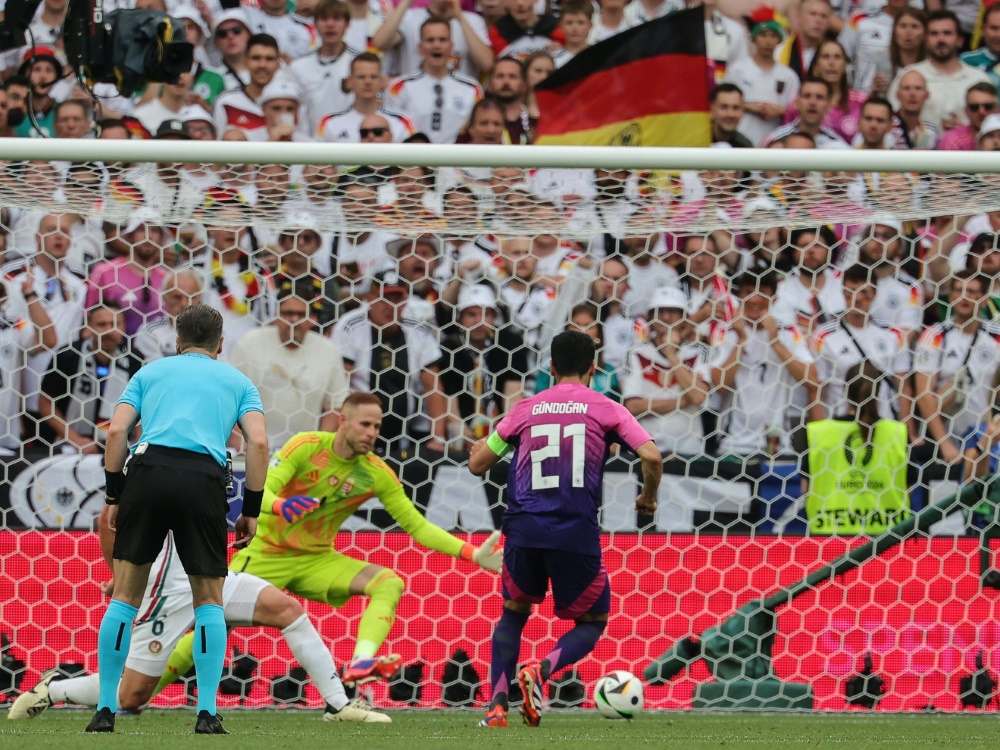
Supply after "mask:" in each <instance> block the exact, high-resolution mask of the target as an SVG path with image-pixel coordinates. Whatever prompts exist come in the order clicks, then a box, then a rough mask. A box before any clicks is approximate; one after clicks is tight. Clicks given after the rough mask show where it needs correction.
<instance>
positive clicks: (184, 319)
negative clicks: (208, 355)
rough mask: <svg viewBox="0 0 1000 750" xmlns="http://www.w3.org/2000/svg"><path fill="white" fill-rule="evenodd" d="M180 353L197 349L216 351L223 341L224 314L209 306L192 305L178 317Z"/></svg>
mask: <svg viewBox="0 0 1000 750" xmlns="http://www.w3.org/2000/svg"><path fill="white" fill-rule="evenodd" d="M177 338H178V339H180V344H179V346H178V350H179V351H183V350H184V349H190V348H197V349H208V350H209V351H214V350H215V349H218V347H219V341H220V340H221V339H222V313H220V312H219V311H218V310H216V309H215V308H214V307H210V306H209V305H191V306H190V307H186V308H184V309H183V310H181V314H180V315H178V316H177Z"/></svg>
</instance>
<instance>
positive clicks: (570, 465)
mask: <svg viewBox="0 0 1000 750" xmlns="http://www.w3.org/2000/svg"><path fill="white" fill-rule="evenodd" d="M594 363H595V350H594V341H593V339H592V338H590V337H589V336H587V335H586V334H584V333H579V332H577V331H565V332H563V333H560V334H559V335H557V336H556V337H555V338H554V339H553V340H552V375H553V377H554V379H555V382H556V385H555V386H554V387H553V388H550V389H548V390H546V391H543V392H542V393H539V394H537V395H535V396H532V397H531V398H529V399H525V400H524V401H521V402H520V403H518V404H517V406H515V407H514V408H513V409H512V410H511V411H510V413H509V414H507V416H505V417H504V418H503V419H501V420H500V422H499V423H498V424H497V426H496V431H495V432H494V433H493V434H492V435H490V437H489V438H488V439H484V440H480V441H478V442H477V443H476V444H475V445H474V446H473V448H472V452H471V454H470V456H469V469H470V470H471V471H472V473H473V474H476V475H478V476H483V475H484V474H486V472H487V471H489V470H490V468H491V467H493V466H494V465H495V464H496V463H497V462H498V461H499V460H500V459H501V458H502V457H503V456H504V455H506V454H507V453H508V452H509V451H510V450H511V449H513V450H514V455H513V457H512V459H511V467H510V476H509V479H508V483H507V510H506V511H505V512H504V516H503V531H504V533H505V534H506V537H507V539H506V544H505V546H504V555H503V571H502V580H503V597H504V605H503V614H502V615H501V616H500V622H499V623H497V626H496V628H495V629H494V631H493V641H492V644H493V654H492V658H491V662H490V679H491V682H492V685H493V698H492V701H491V703H490V708H489V711H488V712H487V714H486V718H484V719H483V720H482V721H481V722H479V726H482V727H503V726H507V709H508V699H507V691H508V689H509V685H510V680H511V677H512V676H513V674H514V670H515V669H516V667H517V659H518V655H519V653H520V650H521V632H522V631H523V630H524V626H525V624H526V623H527V622H528V617H529V616H530V614H531V606H532V605H533V604H539V603H540V602H541V601H542V600H543V599H544V598H545V593H546V591H547V590H548V587H549V581H550V580H551V582H552V597H553V599H554V601H555V615H556V617H559V618H561V619H565V620H574V621H575V623H576V624H575V626H574V627H572V628H571V629H570V630H568V631H567V632H566V633H565V634H563V636H562V638H560V639H559V641H558V642H557V643H556V645H555V648H553V649H552V651H551V652H550V653H549V654H548V655H547V656H546V657H545V658H544V659H542V660H541V661H540V662H538V663H535V664H531V665H530V666H527V667H524V668H523V669H522V670H521V671H520V673H519V674H518V676H517V677H518V683H519V685H520V687H521V692H522V693H523V694H524V703H523V704H522V706H521V714H522V716H523V718H524V722H525V724H527V725H528V726H531V727H537V726H538V724H539V722H540V721H541V708H542V684H543V683H544V682H545V681H546V680H547V679H548V678H549V676H550V675H551V674H553V673H554V672H558V671H559V670H560V669H562V668H563V667H565V666H568V665H570V664H573V663H574V662H576V661H579V660H580V659H582V658H583V657H584V656H586V655H587V654H589V653H590V652H591V651H593V650H594V646H595V645H597V640H598V639H599V638H600V637H601V633H603V632H604V629H605V627H607V623H608V612H609V611H610V609H611V588H610V583H609V580H608V573H607V570H606V569H605V568H604V563H603V562H602V561H601V539H600V527H599V525H598V520H597V514H598V511H599V510H600V508H601V501H602V498H601V495H602V488H603V485H604V464H605V462H606V460H607V458H608V453H609V450H610V448H611V445H612V443H619V444H621V445H623V446H625V447H627V448H629V449H631V450H633V451H635V453H636V454H637V455H638V456H639V459H640V460H641V462H642V492H641V494H640V495H639V497H638V498H637V499H636V502H635V507H636V510H637V511H639V512H640V513H647V514H651V513H653V512H654V511H655V510H656V493H657V488H658V487H659V484H660V476H661V474H662V473H663V458H662V456H660V452H659V451H658V450H657V448H656V444H655V443H654V442H653V439H652V438H651V437H650V436H649V433H647V432H646V430H644V429H643V428H642V427H641V426H640V425H639V423H638V422H637V421H636V419H635V417H633V416H632V415H631V414H629V413H628V411H626V410H625V407H623V406H621V405H620V404H617V403H615V402H614V401H612V400H611V399H609V398H607V397H606V396H602V395H600V394H599V393H597V392H596V391H592V390H590V388H589V387H588V384H589V383H590V378H591V376H592V375H593V374H594V368H595V364H594Z"/></svg>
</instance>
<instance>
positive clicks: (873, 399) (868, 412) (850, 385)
mask: <svg viewBox="0 0 1000 750" xmlns="http://www.w3.org/2000/svg"><path fill="white" fill-rule="evenodd" d="M845 379H846V381H847V402H848V403H849V404H850V405H851V406H852V407H854V410H855V411H854V420H855V421H856V422H857V423H858V425H859V426H860V427H861V435H862V437H863V438H864V442H865V445H868V444H870V443H871V442H872V438H873V437H874V436H875V425H876V424H877V423H878V421H879V419H881V417H880V416H879V413H878V390H879V384H880V383H881V382H882V373H881V372H880V371H879V369H878V368H877V367H876V366H875V365H873V364H872V363H871V362H869V361H868V360H862V361H861V362H858V363H857V364H856V365H853V366H852V367H850V368H849V369H848V370H847V375H846V376H845Z"/></svg>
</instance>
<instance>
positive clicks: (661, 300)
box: [649, 286, 688, 313]
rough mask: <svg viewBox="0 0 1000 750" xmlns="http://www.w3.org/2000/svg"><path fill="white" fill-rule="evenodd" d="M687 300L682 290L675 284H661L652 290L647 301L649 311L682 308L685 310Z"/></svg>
mask: <svg viewBox="0 0 1000 750" xmlns="http://www.w3.org/2000/svg"><path fill="white" fill-rule="evenodd" d="M687 306H688V301H687V297H685V296H684V292H682V291H681V290H680V289H678V288H677V287H675V286H662V287H660V288H659V289H657V290H656V291H655V292H653V298H652V299H651V300H650V301H649V312H650V313H653V312H655V311H656V310H683V311H685V312H686V311H687Z"/></svg>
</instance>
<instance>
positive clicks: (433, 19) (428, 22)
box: [420, 15, 451, 39]
mask: <svg viewBox="0 0 1000 750" xmlns="http://www.w3.org/2000/svg"><path fill="white" fill-rule="evenodd" d="M435 25H441V26H446V27H447V28H448V37H449V38H450V37H451V23H450V22H449V21H448V20H447V19H445V18H441V17H440V16H435V15H430V16H427V18H426V19H424V22H423V23H422V24H420V38H421V39H423V38H424V29H426V28H427V27H428V26H435Z"/></svg>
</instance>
